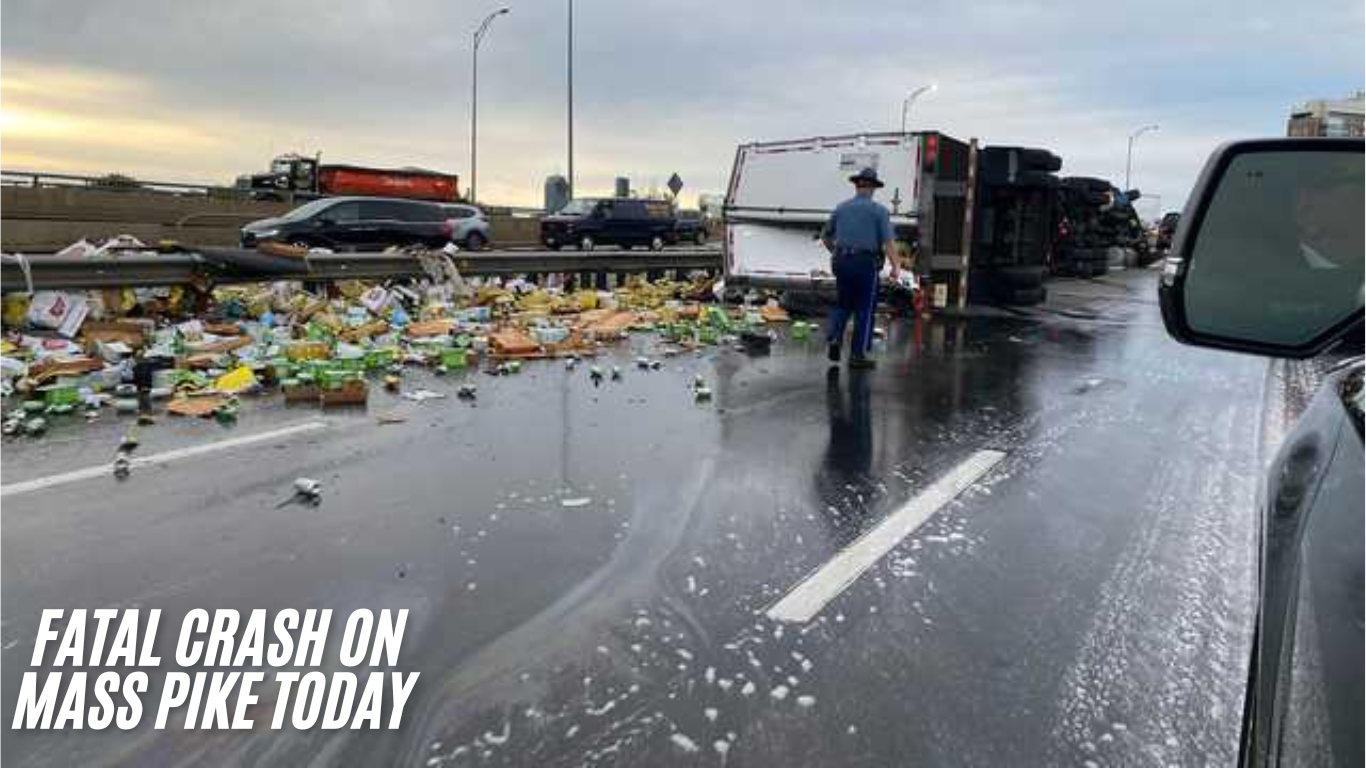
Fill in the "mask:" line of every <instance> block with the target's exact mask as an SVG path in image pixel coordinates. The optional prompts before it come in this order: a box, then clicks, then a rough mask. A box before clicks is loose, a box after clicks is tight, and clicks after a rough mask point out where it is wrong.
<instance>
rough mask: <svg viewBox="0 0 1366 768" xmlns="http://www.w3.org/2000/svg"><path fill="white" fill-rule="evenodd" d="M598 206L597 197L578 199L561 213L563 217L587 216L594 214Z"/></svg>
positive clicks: (567, 205)
mask: <svg viewBox="0 0 1366 768" xmlns="http://www.w3.org/2000/svg"><path fill="white" fill-rule="evenodd" d="M597 204H598V199H597V198H596V197H578V198H575V199H573V200H570V201H569V202H568V203H567V204H566V205H565V206H564V207H563V208H561V209H560V210H559V213H560V215H562V216H587V215H588V214H590V213H592V212H593V207H594V206H596V205H597Z"/></svg>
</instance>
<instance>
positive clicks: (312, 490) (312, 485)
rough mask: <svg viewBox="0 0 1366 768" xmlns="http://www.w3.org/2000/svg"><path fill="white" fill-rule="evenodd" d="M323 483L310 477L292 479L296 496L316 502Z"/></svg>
mask: <svg viewBox="0 0 1366 768" xmlns="http://www.w3.org/2000/svg"><path fill="white" fill-rule="evenodd" d="M322 493H323V484H322V483H320V482H318V481H317V480H314V479H313V478H310V477H301V478H298V479H297V480H295V481H294V495H295V497H296V498H299V499H303V500H305V501H309V502H313V503H317V502H318V501H319V500H320V499H321V498H322Z"/></svg>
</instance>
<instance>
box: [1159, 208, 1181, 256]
mask: <svg viewBox="0 0 1366 768" xmlns="http://www.w3.org/2000/svg"><path fill="white" fill-rule="evenodd" d="M1180 223H1181V214H1179V213H1177V212H1176V211H1171V212H1169V213H1167V214H1166V215H1165V216H1163V217H1162V221H1161V222H1160V223H1159V224H1158V225H1157V243H1156V245H1157V249H1158V250H1159V251H1165V250H1168V249H1169V248H1171V247H1172V237H1173V236H1174V235H1175V234H1176V226H1177V225H1178V224H1180Z"/></svg>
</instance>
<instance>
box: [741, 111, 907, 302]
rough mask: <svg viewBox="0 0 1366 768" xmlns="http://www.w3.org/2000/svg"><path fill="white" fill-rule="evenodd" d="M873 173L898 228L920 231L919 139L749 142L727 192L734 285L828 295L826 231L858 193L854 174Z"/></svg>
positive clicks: (902, 136)
mask: <svg viewBox="0 0 1366 768" xmlns="http://www.w3.org/2000/svg"><path fill="white" fill-rule="evenodd" d="M864 168H873V169H874V170H876V171H877V172H878V176H879V177H880V178H881V179H882V180H883V182H884V183H885V184H886V187H885V188H883V189H882V190H880V191H879V193H878V200H879V202H881V203H882V204H883V205H886V206H887V208H888V209H889V210H890V211H891V213H892V225H893V227H895V228H897V229H899V230H901V229H908V228H911V227H913V226H915V224H916V222H917V216H918V211H919V195H920V181H919V179H920V138H919V136H918V135H917V134H900V133H885V134H867V135H859V136H843V137H838V138H815V139H801V140H796V141H776V142H763V143H756V144H745V145H742V146H741V147H740V148H739V149H738V150H737V151H736V154H735V165H734V167H733V168H732V169H731V178H730V186H729V188H728V189H727V192H726V205H725V209H724V213H725V230H726V238H725V256H726V258H725V265H726V280H727V282H728V283H732V284H737V285H754V286H758V287H769V288H779V289H816V290H826V289H828V288H830V287H831V286H833V282H834V277H833V275H831V273H830V254H829V253H827V252H826V250H825V248H824V246H822V245H821V242H820V239H819V236H820V231H821V228H822V227H823V226H824V224H825V222H826V220H827V219H829V217H830V212H831V211H832V210H833V209H834V208H835V206H836V205H838V204H839V203H840V202H841V201H843V200H846V199H848V198H849V197H850V196H851V195H852V194H853V187H852V185H851V184H850V183H849V176H851V175H853V174H855V173H857V172H858V171H860V170H862V169H864Z"/></svg>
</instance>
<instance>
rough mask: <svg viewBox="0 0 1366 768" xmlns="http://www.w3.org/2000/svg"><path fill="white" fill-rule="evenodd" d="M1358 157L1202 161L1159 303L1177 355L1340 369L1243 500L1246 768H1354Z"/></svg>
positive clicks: (1257, 145)
mask: <svg viewBox="0 0 1366 768" xmlns="http://www.w3.org/2000/svg"><path fill="white" fill-rule="evenodd" d="M1362 148H1363V142H1362V140H1361V139H1324V138H1312V139H1265V140H1256V141H1238V142H1233V143H1230V144H1225V145H1224V146H1222V147H1220V148H1219V149H1217V150H1216V151H1215V152H1214V154H1213V155H1212V156H1211V157H1210V159H1209V161H1208V162H1207V163H1206V164H1205V170H1204V172H1203V173H1202V174H1201V176H1200V180H1199V181H1198V182H1197V183H1196V186H1195V189H1194V190H1193V191H1192V193H1191V197H1190V201H1189V202H1188V203H1187V205H1186V211H1185V213H1184V214H1183V215H1182V216H1181V222H1180V226H1179V229H1178V231H1177V234H1176V238H1175V240H1174V241H1173V245H1172V252H1171V254H1170V255H1169V256H1168V257H1167V261H1166V263H1165V265H1164V269H1163V273H1162V280H1161V284H1160V288H1159V294H1158V298H1159V301H1160V304H1161V307H1162V319H1163V322H1164V323H1165V324H1166V326H1167V332H1168V333H1169V334H1171V335H1172V337H1174V338H1175V339H1177V340H1178V341H1181V342H1184V343H1186V344H1194V345H1197V346H1204V347H1213V348H1216V349H1226V350H1233V351H1238V352H1250V353H1252V354H1258V355H1266V356H1270V357H1289V358H1307V357H1312V356H1315V355H1318V354H1321V353H1323V352H1325V351H1327V350H1330V349H1332V350H1333V351H1335V352H1337V351H1339V350H1341V351H1345V352H1346V353H1347V354H1348V355H1349V357H1347V359H1345V360H1342V361H1341V362H1339V364H1338V366H1337V368H1336V369H1335V370H1333V371H1331V372H1330V373H1328V375H1327V376H1325V377H1324V379H1323V382H1322V385H1321V386H1320V388H1319V391H1318V395H1317V396H1316V397H1315V398H1314V400H1313V402H1312V403H1311V404H1310V405H1309V407H1308V408H1307V409H1306V410H1305V411H1304V413H1303V414H1301V415H1300V417H1299V422H1298V423H1297V424H1296V425H1295V427H1294V428H1293V429H1292V430H1291V431H1290V432H1289V434H1287V435H1286V437H1285V439H1284V441H1283V442H1282V444H1281V447H1280V451H1279V453H1278V454H1277V456H1276V458H1275V460H1274V461H1273V462H1272V464H1271V466H1270V467H1269V469H1268V471H1267V478H1266V485H1265V488H1264V491H1263V493H1261V494H1260V495H1259V496H1258V498H1259V499H1260V500H1261V504H1262V511H1261V520H1260V524H1259V525H1257V526H1256V530H1257V531H1259V532H1260V541H1259V542H1258V544H1259V546H1258V548H1257V551H1258V558H1259V563H1258V568H1257V571H1256V573H1257V579H1258V584H1257V588H1258V591H1257V626H1256V630H1255V632H1254V634H1253V647H1252V660H1251V662H1252V663H1251V671H1250V673H1249V676H1248V686H1247V695H1246V697H1245V701H1246V704H1245V705H1244V712H1243V714H1244V718H1243V735H1242V744H1241V753H1242V754H1241V758H1240V760H1239V765H1241V766H1245V767H1251V768H1261V767H1262V766H1276V765H1343V766H1346V765H1353V766H1356V765H1362V761H1363V750H1362V746H1363V744H1362V718H1363V711H1362V688H1363V686H1362V653H1361V650H1362V641H1363V635H1362V623H1363V622H1362V601H1361V596H1362V567H1361V564H1362V560H1363V557H1366V552H1363V545H1362V540H1363V515H1362V508H1363V499H1362V484H1363V478H1362V465H1363V461H1364V460H1363V456H1362V433H1363V415H1362V409H1363V403H1364V402H1366V400H1364V399H1363V391H1364V390H1363V374H1364V371H1363V364H1362V358H1361V357H1360V355H1361V350H1362V290H1363V284H1366V280H1364V279H1363V260H1362V254H1363V251H1364V250H1366V248H1364V247H1363V240H1362V229H1361V209H1362V205H1363V187H1364V186H1366V185H1363V173H1362V163H1361V159H1362ZM1344 346H1345V347H1347V349H1345V350H1343V349H1342V348H1343V347H1344Z"/></svg>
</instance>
